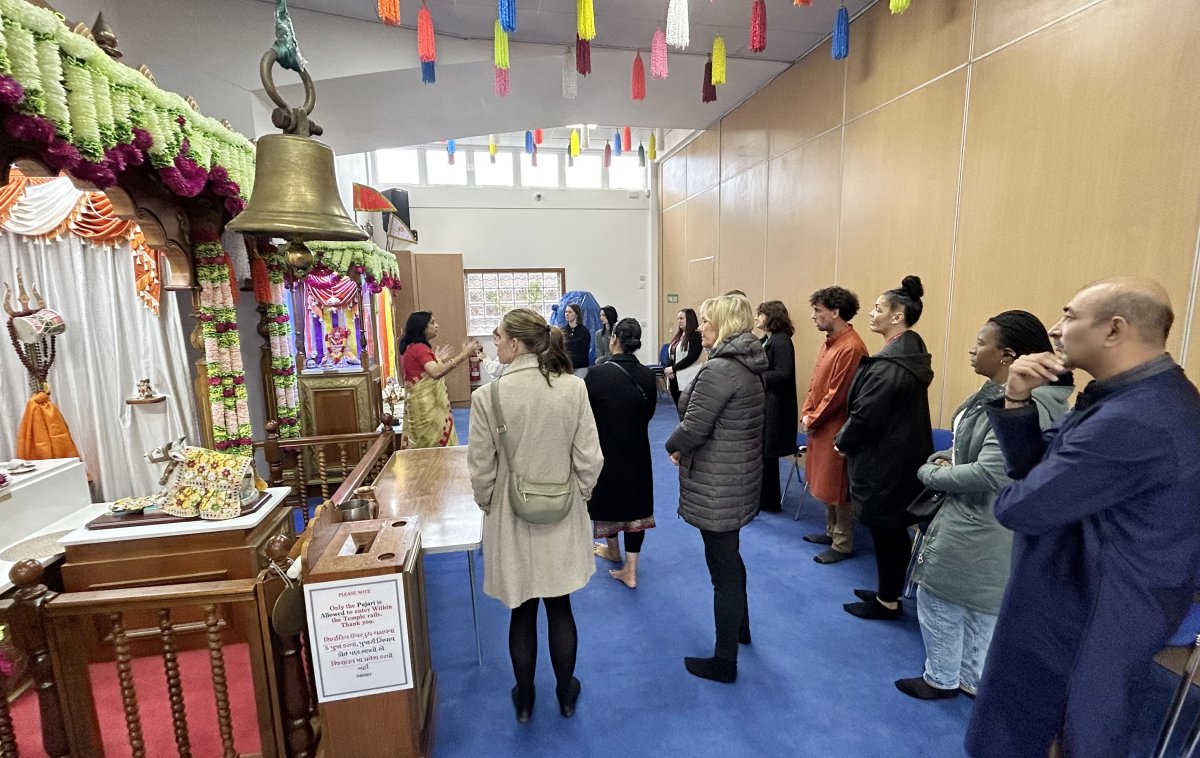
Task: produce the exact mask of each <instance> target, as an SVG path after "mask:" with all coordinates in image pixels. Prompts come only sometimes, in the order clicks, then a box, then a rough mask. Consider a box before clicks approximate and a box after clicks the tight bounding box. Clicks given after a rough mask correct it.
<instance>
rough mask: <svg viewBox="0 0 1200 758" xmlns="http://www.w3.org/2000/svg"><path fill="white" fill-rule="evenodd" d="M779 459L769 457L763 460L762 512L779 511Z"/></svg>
mask: <svg viewBox="0 0 1200 758" xmlns="http://www.w3.org/2000/svg"><path fill="white" fill-rule="evenodd" d="M779 489H780V488H779V458H778V457H776V456H773V455H772V456H768V457H766V458H763V470H762V487H761V489H759V491H758V509H759V510H760V511H778V510H780V509H781V507H782V506H780V504H779V501H780V500H782V499H783V498H782V496H781V495H780V493H779Z"/></svg>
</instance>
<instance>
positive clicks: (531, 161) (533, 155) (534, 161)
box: [529, 129, 541, 168]
mask: <svg viewBox="0 0 1200 758" xmlns="http://www.w3.org/2000/svg"><path fill="white" fill-rule="evenodd" d="M538 131H541V130H540V129H539V130H538ZM529 164H530V165H531V166H533V167H534V168H537V142H534V143H533V152H532V153H530V155H529Z"/></svg>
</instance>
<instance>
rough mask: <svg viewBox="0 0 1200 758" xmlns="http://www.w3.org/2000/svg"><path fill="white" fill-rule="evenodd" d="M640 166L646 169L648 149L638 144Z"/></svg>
mask: <svg viewBox="0 0 1200 758" xmlns="http://www.w3.org/2000/svg"><path fill="white" fill-rule="evenodd" d="M651 139H653V137H651ZM638 165H639V166H641V167H642V168H645V167H646V147H645V145H643V144H642V143H640V142H639V143H638Z"/></svg>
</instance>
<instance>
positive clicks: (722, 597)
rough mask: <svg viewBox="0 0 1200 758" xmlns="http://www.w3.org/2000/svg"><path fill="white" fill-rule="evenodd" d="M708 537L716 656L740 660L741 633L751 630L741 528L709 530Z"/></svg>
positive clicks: (702, 532) (704, 535) (705, 535)
mask: <svg viewBox="0 0 1200 758" xmlns="http://www.w3.org/2000/svg"><path fill="white" fill-rule="evenodd" d="M700 536H701V537H702V538H704V560H705V562H706V563H708V575H709V577H710V578H711V579H712V585H713V620H714V621H715V622H716V627H717V644H716V648H715V650H714V653H715V655H716V657H718V658H722V659H724V660H727V661H733V662H734V663H737V657H738V635H739V634H740V633H741V632H743V631H745V632H749V630H750V611H749V609H748V607H747V605H746V564H745V563H743V562H742V554H741V552H740V551H739V549H738V548H739V547H740V542H741V540H740V536H741V535H740V530H737V529H734V530H733V531H732V532H709V531H705V530H704V529H701V530H700Z"/></svg>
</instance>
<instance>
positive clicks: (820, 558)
mask: <svg viewBox="0 0 1200 758" xmlns="http://www.w3.org/2000/svg"><path fill="white" fill-rule="evenodd" d="M853 555H854V553H843V552H842V551H840V550H834V549H833V548H828V549H826V550H822V551H821V552H819V553H817V554H816V555H814V556H813V560H814V561H816V562H817V563H821V564H826V565H827V564H830V563H838V562H839V561H844V560H846V559H847V558H849V557H851V556H853Z"/></svg>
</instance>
